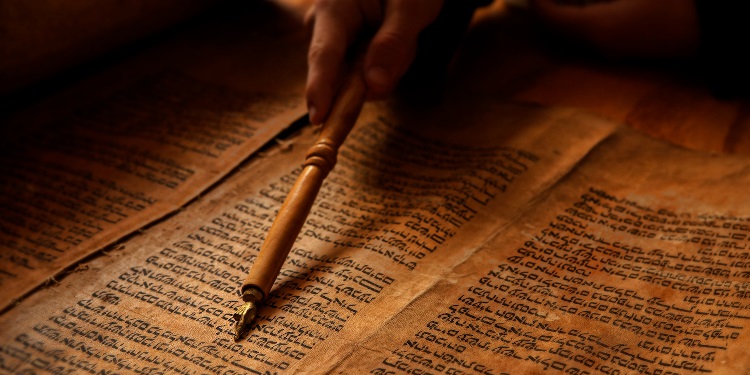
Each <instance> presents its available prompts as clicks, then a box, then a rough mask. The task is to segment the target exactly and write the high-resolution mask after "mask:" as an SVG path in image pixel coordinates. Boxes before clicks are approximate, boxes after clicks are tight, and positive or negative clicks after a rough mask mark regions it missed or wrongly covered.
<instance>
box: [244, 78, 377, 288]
mask: <svg viewBox="0 0 750 375" xmlns="http://www.w3.org/2000/svg"><path fill="white" fill-rule="evenodd" d="M365 91H366V88H365V83H364V81H363V80H362V69H361V68H360V67H359V66H355V67H354V68H353V69H352V72H351V73H350V74H349V76H348V77H347V79H346V81H345V82H344V85H343V86H342V87H341V89H340V91H339V93H338V95H337V97H336V100H335V101H334V104H333V107H332V108H331V112H330V113H329V115H328V118H327V119H326V121H325V122H324V123H323V128H322V129H321V131H320V136H319V137H318V140H317V142H315V144H314V145H313V146H312V147H310V149H309V150H308V151H307V156H306V157H305V162H304V164H303V165H304V167H303V169H302V173H301V174H300V175H299V177H298V178H297V181H296V182H295V183H294V186H293V187H292V190H291V191H290V192H289V195H287V197H286V199H285V200H284V204H283V205H282V206H281V209H280V210H279V214H278V216H276V220H274V222H273V225H271V230H270V231H269V232H268V235H267V236H266V240H265V242H264V243H263V245H262V246H261V248H260V254H258V258H257V259H256V260H255V263H254V264H253V266H252V268H251V269H250V273H249V274H248V275H247V278H245V283H244V284H243V285H242V291H243V292H244V291H245V290H247V288H250V287H252V286H255V287H257V288H259V289H260V290H261V291H262V292H263V297H265V296H267V295H268V293H269V292H270V290H271V287H272V286H273V282H274V281H275V280H276V277H277V276H278V275H279V271H281V266H282V265H283V264H284V262H285V261H286V257H287V255H288V254H289V250H291V249H292V246H293V245H294V241H295V240H296V239H297V235H299V232H300V230H301V229H302V225H303V224H304V223H305V221H306V220H307V215H308V213H310V208H311V207H312V205H313V202H315V197H316V196H317V195H318V191H319V190H320V187H321V185H322V184H323V179H325V177H326V176H327V175H328V172H330V171H331V169H333V166H334V165H336V155H337V154H338V150H339V147H340V146H341V144H342V143H343V142H344V139H346V136H347V135H348V134H349V132H350V131H351V130H352V127H353V126H354V123H355V122H356V121H357V117H359V112H360V110H361V109H362V104H363V103H364V100H365V94H366V93H365Z"/></svg>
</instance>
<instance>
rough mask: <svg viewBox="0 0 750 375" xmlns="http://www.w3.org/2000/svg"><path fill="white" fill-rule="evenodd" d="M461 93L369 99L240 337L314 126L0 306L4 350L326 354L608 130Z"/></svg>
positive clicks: (191, 365) (283, 362) (192, 361)
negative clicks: (440, 103) (400, 102)
mask: <svg viewBox="0 0 750 375" xmlns="http://www.w3.org/2000/svg"><path fill="white" fill-rule="evenodd" d="M456 107H460V108H456ZM456 107H451V108H454V109H455V111H453V112H449V111H442V112H441V111H437V113H433V115H431V116H427V115H425V114H420V113H412V114H405V113H404V112H395V113H393V112H391V111H389V110H387V109H383V108H378V107H374V106H370V107H367V109H366V110H365V113H364V114H363V116H362V117H361V119H360V121H359V123H358V125H357V126H356V127H355V129H354V131H353V133H352V134H351V135H350V137H349V138H348V139H347V141H346V142H345V145H344V147H343V148H342V150H341V153H340V158H339V163H338V165H337V166H336V168H335V169H334V171H333V172H332V173H331V175H330V176H329V177H328V179H327V180H326V182H325V184H324V186H323V188H322V191H321V193H320V195H319V197H318V200H317V201H316V204H315V207H314V208H313V209H312V213H311V215H310V217H309V218H308V220H307V222H306V224H305V226H304V228H303V229H302V233H301V234H300V236H299V238H298V242H297V243H296V245H295V247H294V248H293V249H292V250H291V254H290V257H289V258H288V260H287V262H286V263H285V265H284V267H283V269H282V271H281V274H280V275H279V277H278V279H277V280H276V284H275V286H274V288H273V290H272V292H271V294H270V296H269V298H268V299H267V301H266V303H265V305H264V306H263V307H262V308H261V309H260V310H259V316H258V318H257V320H256V322H255V324H254V325H253V327H252V330H251V332H250V333H249V335H248V336H247V337H246V338H245V339H244V340H242V341H241V342H239V343H235V342H234V341H233V339H232V325H233V320H232V314H233V312H234V310H235V308H236V307H237V305H238V300H239V298H238V291H239V288H240V286H241V282H242V280H243V279H244V277H245V274H246V272H247V271H248V269H249V268H250V265H251V264H252V261H253V260H254V259H255V257H256V254H257V251H258V249H259V247H260V245H261V243H262V241H263V239H264V236H265V234H266V233H267V231H268V228H269V226H270V224H271V222H272V220H273V217H274V216H275V213H276V211H277V210H278V207H279V206H280V205H281V202H282V200H283V198H284V196H285V195H286V192H287V191H288V189H289V188H290V187H291V185H292V183H293V182H294V178H295V175H296V174H297V173H299V171H300V167H299V165H300V163H301V161H302V160H303V156H304V153H305V151H306V149H307V148H308V147H309V146H310V145H311V144H312V143H313V140H314V136H315V134H311V132H310V129H308V130H307V132H306V133H305V134H303V135H302V136H300V137H299V138H296V139H293V140H291V141H289V142H283V144H282V146H280V147H279V148H278V149H277V150H276V151H274V152H272V153H269V154H266V155H264V156H263V157H260V158H258V159H256V160H254V161H253V162H252V163H250V164H249V165H247V166H246V167H244V168H242V169H241V170H240V171H239V172H238V173H236V174H235V175H233V176H232V177H231V178H230V179H228V180H226V181H224V182H223V183H222V184H221V185H220V186H218V187H217V188H216V189H215V190H213V191H212V192H211V193H210V194H209V195H206V196H204V197H202V198H200V199H199V200H198V201H196V202H195V203H193V204H191V205H190V206H189V207H188V208H187V209H186V210H184V211H182V212H180V213H179V214H176V215H175V216H173V217H171V218H169V219H168V220H165V221H164V222H162V223H160V224H159V225H156V226H154V227H151V228H149V229H148V230H145V231H144V232H143V233H142V234H141V235H139V236H136V237H134V238H132V239H130V240H128V241H126V242H125V243H123V244H122V248H119V249H117V250H113V251H110V252H107V253H106V254H105V255H102V256H101V257H100V258H97V259H94V260H92V261H91V262H89V263H87V264H85V265H81V266H80V272H78V273H75V274H72V275H70V276H68V277H66V278H65V279H64V280H63V281H62V282H61V283H60V284H59V285H56V286H54V287H50V288H46V289H44V290H41V291H39V292H37V293H35V294H34V295H33V296H31V297H29V298H28V299H27V300H25V301H23V302H22V303H21V304H19V305H18V306H16V307H15V308H13V309H11V310H10V311H8V312H7V313H6V314H4V316H2V317H1V318H0V332H2V334H1V335H2V340H0V341H1V342H2V344H1V345H0V365H1V366H2V368H3V369H5V371H8V372H14V373H19V372H23V371H26V370H34V371H37V372H39V373H51V372H58V373H70V372H76V371H87V372H91V373H120V372H127V373H134V372H141V373H183V374H200V373H222V374H223V373H227V374H232V373H278V372H293V371H299V372H308V373H322V372H326V371H328V370H330V369H331V368H333V366H335V365H336V364H338V363H340V362H341V361H342V360H344V359H346V358H349V355H350V354H351V352H352V350H353V349H356V348H358V347H362V346H363V345H364V344H365V343H366V342H367V341H363V340H364V339H366V338H367V337H370V336H372V335H373V334H375V333H377V332H379V331H382V330H383V329H384V328H385V327H386V323H387V322H388V321H389V320H390V319H391V318H392V317H393V316H394V315H395V314H397V313H398V312H399V311H401V310H403V309H404V308H405V307H407V306H410V305H411V304H413V303H414V302H413V301H415V300H419V296H420V295H421V294H423V293H424V292H425V291H426V290H427V289H428V288H429V287H430V286H431V285H434V284H436V283H437V282H438V281H439V280H441V279H442V275H443V274H444V273H445V272H447V271H448V270H450V269H451V268H452V266H453V265H455V264H456V263H459V262H462V261H463V260H464V259H465V258H466V257H468V256H469V255H470V254H472V253H473V252H475V251H476V249H477V248H479V247H480V246H481V245H482V244H483V243H484V242H485V241H486V240H487V239H489V236H490V235H491V234H492V233H495V232H497V231H498V230H499V228H502V227H503V226H505V225H506V224H508V223H510V222H513V219H514V218H515V217H516V216H517V215H519V214H520V213H521V212H523V210H524V209H525V207H527V206H528V204H529V202H530V201H532V200H533V199H534V198H535V197H537V196H539V194H540V193H541V192H543V191H546V189H548V188H550V187H551V186H552V185H553V184H554V183H555V182H556V181H557V180H558V179H559V178H561V177H562V176H563V175H565V174H566V173H567V172H568V171H569V170H570V169H571V168H573V166H574V165H575V164H576V163H577V162H578V161H579V160H580V159H581V158H583V157H584V156H585V155H586V153H587V152H588V151H589V150H590V149H591V148H592V147H593V146H594V145H595V144H597V143H598V142H600V141H601V140H602V139H604V138H605V137H606V136H607V135H608V134H610V133H611V131H612V129H613V126H612V125H611V124H608V123H601V122H599V121H598V120H596V119H593V118H589V117H587V116H585V115H581V114H578V113H576V112H574V111H570V110H550V109H542V108H534V107H516V106H507V105H496V104H495V105H493V104H491V103H474V105H473V106H471V105H462V106H458V105H457V106H456ZM459 114H462V115H459ZM415 119H421V120H420V122H415V121H416V120H415ZM412 328H413V327H412ZM367 347H368V348H369V346H367ZM371 354H373V353H368V354H367V355H368V356H369V355H371ZM381 354H383V355H384V354H386V353H384V352H381Z"/></svg>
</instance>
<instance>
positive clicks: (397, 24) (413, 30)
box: [364, 0, 443, 98]
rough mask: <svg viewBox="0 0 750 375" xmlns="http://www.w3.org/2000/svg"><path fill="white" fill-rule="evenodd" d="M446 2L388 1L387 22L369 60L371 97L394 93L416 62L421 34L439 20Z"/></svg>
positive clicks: (367, 75)
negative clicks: (411, 65)
mask: <svg viewBox="0 0 750 375" xmlns="http://www.w3.org/2000/svg"><path fill="white" fill-rule="evenodd" d="M442 5H443V1H442V0H388V1H386V3H385V14H384V19H383V23H382V25H381V26H380V28H379V29H378V31H377V32H376V34H375V36H374V37H373V38H372V41H371V42H370V45H369V47H368V49H367V53H366V57H365V65H364V70H365V82H366V83H367V87H368V90H369V94H370V97H371V98H379V97H382V96H384V95H386V94H387V93H388V92H390V91H391V90H392V89H393V87H394V86H395V85H396V83H397V82H398V80H399V79H400V78H401V76H402V75H403V74H404V73H405V72H406V70H407V69H408V67H409V64H410V63H411V61H412V60H413V59H414V54H415V52H416V49H417V39H418V37H419V33H420V32H421V31H422V30H423V29H424V28H425V27H427V26H428V25H429V24H430V23H432V22H433V21H434V20H435V18H437V16H438V14H439V13H440V9H441V8H442Z"/></svg>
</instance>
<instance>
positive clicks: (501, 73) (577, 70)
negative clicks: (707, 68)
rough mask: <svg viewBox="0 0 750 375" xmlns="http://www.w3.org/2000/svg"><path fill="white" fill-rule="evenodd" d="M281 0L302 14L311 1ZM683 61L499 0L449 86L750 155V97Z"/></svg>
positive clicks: (471, 35) (476, 29) (480, 17)
mask: <svg viewBox="0 0 750 375" xmlns="http://www.w3.org/2000/svg"><path fill="white" fill-rule="evenodd" d="M276 1H277V3H278V4H279V5H280V6H281V7H282V8H284V9H285V11H286V12H289V13H290V14H292V15H293V16H294V17H297V18H299V19H301V18H302V17H303V16H304V14H305V12H306V9H307V7H308V6H309V4H310V0H276ZM683 65H685V64H684V63H680V62H653V61H652V62H648V61H646V62H644V61H640V62H623V61H611V60H607V59H604V58H601V57H598V56H596V55H595V54H592V53H581V51H580V50H575V49H573V48H570V47H569V46H566V45H562V44H561V43H560V42H559V41H556V40H554V38H550V36H549V35H547V34H545V33H544V32H542V28H541V27H540V25H538V24H537V23H535V22H534V20H533V17H531V15H530V14H529V13H528V11H526V10H524V9H515V8H509V7H507V6H505V5H504V3H503V2H502V1H495V3H494V4H493V5H492V6H490V7H488V8H485V9H483V10H481V11H480V12H478V13H477V14H476V15H475V19H474V21H473V25H472V28H471V29H470V30H469V32H468V33H467V35H466V37H465V39H464V41H463V45H462V47H461V49H460V50H459V53H458V57H457V59H456V61H454V64H453V69H452V73H451V76H450V79H449V82H448V84H447V88H446V90H461V91H468V92H472V93H476V94H480V95H487V96H492V97H498V98H503V99H508V100H520V101H525V102H533V103H539V104H543V105H560V106H569V107H575V108H580V109H583V110H586V111H590V112H592V113H595V114H598V115H600V116H603V117H605V118H608V119H611V120H613V121H617V122H619V123H623V124H626V125H628V126H630V127H632V128H634V129H637V130H639V131H641V132H643V133H646V134H648V135H650V136H652V137H655V138H658V139H661V140H665V141H668V142H671V143H673V144H677V145H681V146H683V147H686V148H690V149H694V150H701V151H707V152H713V153H731V154H750V106H748V104H749V102H748V101H747V100H740V99H733V100H719V99H717V98H716V97H714V96H713V95H712V94H711V90H710V88H709V87H707V85H705V84H704V83H702V82H700V80H699V79H696V78H694V75H693V74H691V72H690V70H689V69H686V68H685V67H684V66H683Z"/></svg>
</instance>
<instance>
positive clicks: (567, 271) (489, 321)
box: [336, 129, 750, 374]
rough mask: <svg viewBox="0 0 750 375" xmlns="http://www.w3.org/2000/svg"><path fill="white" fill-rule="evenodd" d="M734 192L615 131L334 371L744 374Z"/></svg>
mask: <svg viewBox="0 0 750 375" xmlns="http://www.w3.org/2000/svg"><path fill="white" fill-rule="evenodd" d="M748 183H750V160H748V159H747V158H737V157H727V156H715V155H706V154H700V153H695V152H691V151H686V150H683V149H677V148H675V147H672V146H668V145H665V144H662V143H659V142H657V141H653V140H650V139H647V138H645V137H644V136H642V135H639V134H635V133H633V132H632V131H630V130H625V129H621V130H620V131H618V132H617V133H615V134H614V135H613V136H611V137H609V138H608V139H607V140H606V141H604V142H602V143H601V144H599V145H598V146H597V147H596V148H595V149H594V150H593V151H592V152H591V153H590V154H589V155H588V156H587V157H586V159H584V161H583V162H581V163H580V164H579V165H578V166H577V167H576V168H575V169H574V170H573V171H572V173H571V174H570V175H568V176H566V177H565V178H564V179H563V180H562V181H561V182H560V183H559V184H558V185H556V186H555V187H554V188H552V189H550V190H549V194H546V195H545V196H544V197H543V199H539V200H537V201H536V202H535V203H534V204H533V205H532V206H531V207H530V208H529V209H528V210H527V211H526V213H525V214H524V215H523V216H521V217H520V218H518V219H517V220H516V221H515V222H514V223H513V224H511V225H509V226H508V227H507V228H504V229H503V230H501V231H499V232H498V233H497V235H496V236H495V237H494V238H493V239H492V240H491V241H489V242H488V243H487V244H486V245H484V246H482V248H481V249H480V250H478V251H477V252H476V253H475V254H474V255H472V256H471V257H469V258H468V259H467V260H466V261H465V262H463V263H461V264H459V265H458V266H457V267H455V268H454V269H452V270H451V271H450V272H448V273H447V274H446V275H445V277H444V278H443V279H441V280H440V281H439V282H438V283H436V284H435V285H434V286H433V287H432V288H431V289H430V290H429V292H427V293H424V294H422V295H421V296H420V297H419V298H418V299H416V300H414V301H413V302H412V303H411V304H410V305H409V306H408V307H407V308H406V309H404V310H403V311H401V312H400V313H399V314H398V315H397V316H396V317H395V318H394V319H392V320H390V321H389V322H388V324H387V325H386V326H384V327H383V328H382V329H381V330H379V331H378V332H377V333H376V334H375V335H373V336H371V337H367V338H363V339H362V340H360V341H359V342H358V343H357V345H356V346H354V349H353V350H352V353H351V355H350V356H349V358H348V360H347V361H345V362H343V363H341V364H340V365H339V366H338V367H336V370H337V371H346V372H350V373H373V374H401V373H404V374H405V373H412V374H416V373H432V374H439V373H454V374H457V373H462V374H467V373H472V374H474V373H476V374H519V373H566V374H634V373H643V374H692V373H712V374H739V373H747V372H748V371H749V368H750V367H748V356H747V348H748V343H749V342H750V341H749V340H750V336H748V327H747V326H748V323H749V322H750V300H749V299H748V298H749V297H750V294H748V287H750V283H748V277H750V272H748V266H749V265H750V263H748V258H749V257H750V252H749V251H748V243H750V241H748V234H749V233H750V232H749V231H750V225H748V221H749V220H750V216H748V212H750V200H748V199H747V197H746V194H745V189H744V187H745V186H747V184H748Z"/></svg>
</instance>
